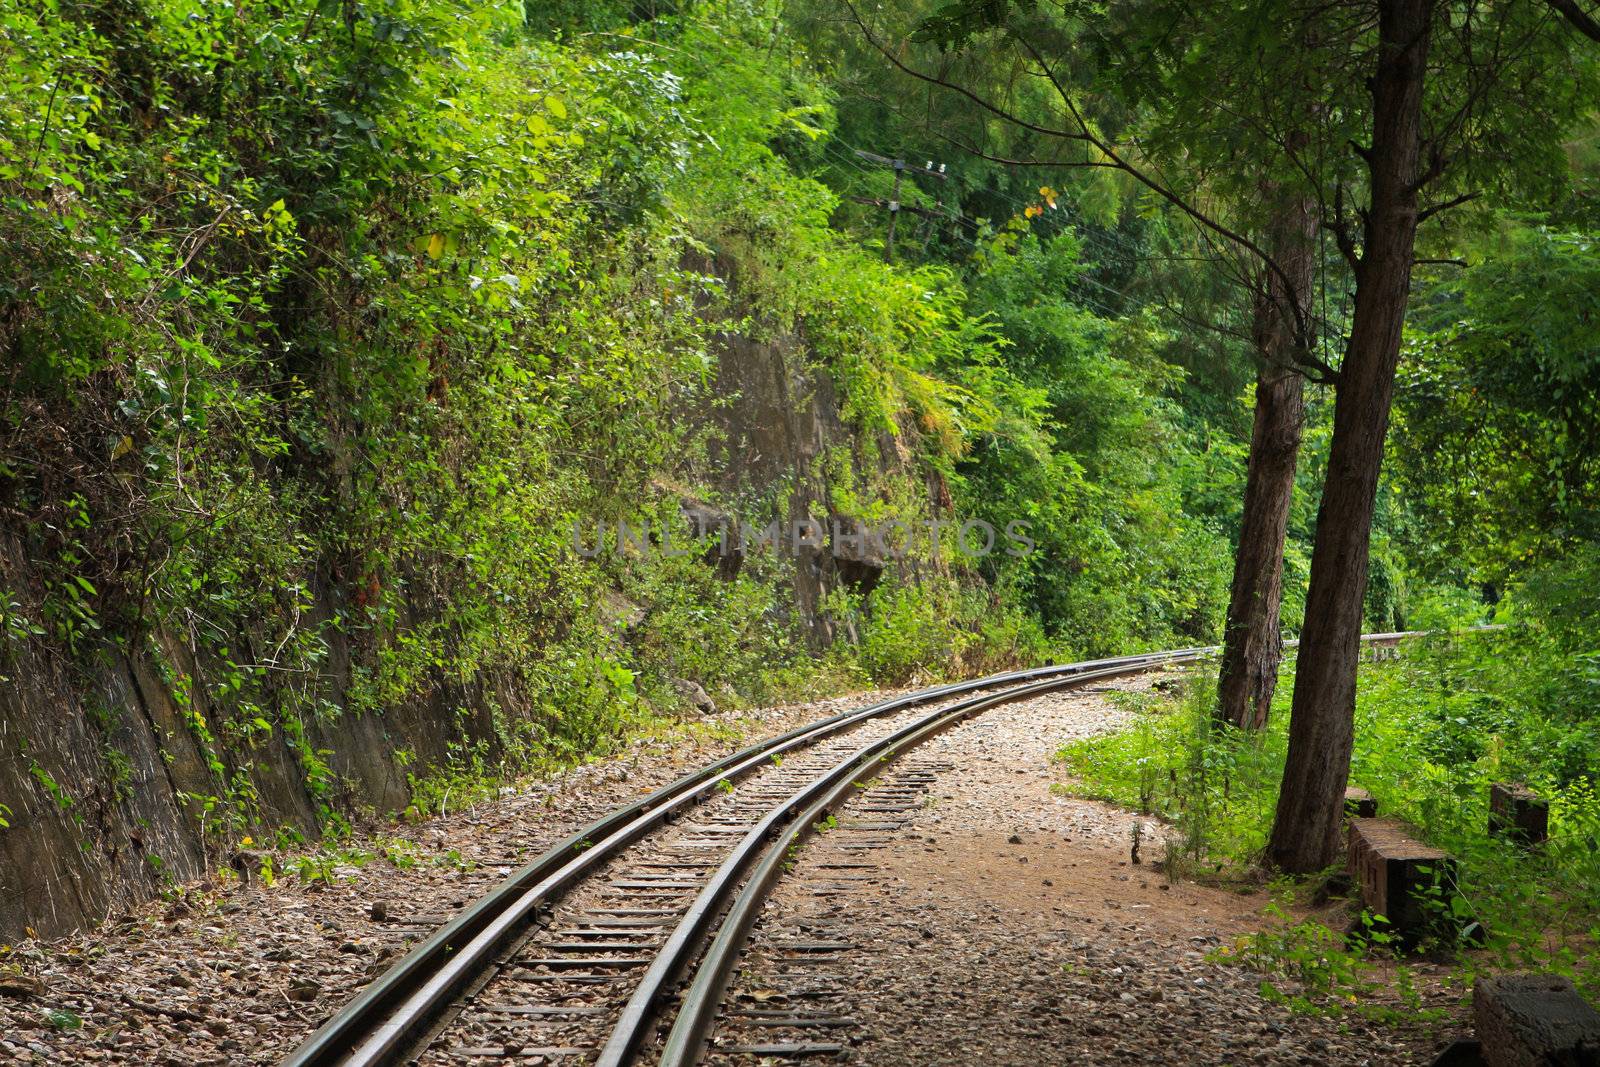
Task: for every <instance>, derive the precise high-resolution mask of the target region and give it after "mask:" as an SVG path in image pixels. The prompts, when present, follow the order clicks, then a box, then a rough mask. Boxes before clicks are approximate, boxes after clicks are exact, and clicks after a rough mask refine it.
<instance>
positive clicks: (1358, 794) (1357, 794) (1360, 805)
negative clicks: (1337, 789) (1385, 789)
mask: <svg viewBox="0 0 1600 1067" xmlns="http://www.w3.org/2000/svg"><path fill="white" fill-rule="evenodd" d="M1344 813H1345V814H1346V815H1348V816H1349V817H1350V818H1352V819H1375V818H1377V817H1378V802H1377V801H1376V800H1373V799H1372V794H1371V793H1369V792H1367V791H1366V790H1365V789H1357V788H1356V787H1355V786H1351V787H1350V788H1349V789H1346V790H1345V791H1344Z"/></svg>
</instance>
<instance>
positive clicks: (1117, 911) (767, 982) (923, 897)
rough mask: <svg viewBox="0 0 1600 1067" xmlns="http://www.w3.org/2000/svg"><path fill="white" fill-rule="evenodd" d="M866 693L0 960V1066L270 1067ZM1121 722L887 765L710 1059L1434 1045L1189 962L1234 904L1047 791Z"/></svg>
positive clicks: (1259, 1054) (765, 952) (981, 740)
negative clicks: (545, 882)
mask: <svg viewBox="0 0 1600 1067" xmlns="http://www.w3.org/2000/svg"><path fill="white" fill-rule="evenodd" d="M1147 684H1150V680H1149V679H1148V678H1146V679H1137V680H1131V681H1127V682H1118V683H1113V685H1114V686H1115V687H1117V688H1136V687H1140V686H1144V685H1147ZM881 698H882V694H860V695H855V696H852V697H844V698H838V699H835V700H830V701H823V702H817V703H811V704H803V705H794V706H790V707H785V708H777V709H771V710H767V711H762V712H755V713H747V714H744V715H725V716H718V717H715V718H714V719H712V720H709V722H710V728H709V729H698V730H693V731H691V735H692V736H690V737H687V738H685V737H683V736H681V735H679V736H672V737H663V738H655V739H650V740H645V741H641V742H639V743H637V744H635V745H634V746H633V747H631V748H630V749H629V750H628V751H627V752H626V753H625V754H624V755H622V756H619V757H616V758H612V759H608V760H604V761H599V762H596V763H593V764H590V765H588V766H586V767H582V768H579V769H577V770H575V771H572V772H570V773H567V774H563V775H560V776H558V777H555V778H553V779H550V780H545V781H540V782H533V783H529V784H527V785H526V786H525V787H524V788H521V789H519V790H513V791H508V793H507V794H506V795H504V796H502V797H500V798H499V799H497V800H496V801H494V802H492V803H486V804H481V805H478V806H476V807H473V808H471V809H468V810H466V811H462V812H456V813H451V814H449V815H447V816H445V817H442V818H435V819H432V820H429V821H427V822H425V823H422V824H419V825H414V826H404V827H398V828H393V827H391V828H388V829H386V830H384V831H381V832H373V833H369V834H366V835H362V836H359V837H358V838H357V839H356V840H354V841H353V842H351V843H350V844H351V845H352V846H353V848H354V849H357V850H366V851H369V852H372V853H376V854H378V855H380V856H382V855H383V854H384V853H385V852H386V851H387V852H388V853H390V854H392V855H393V856H394V857H395V858H397V859H398V860H399V864H398V865H397V864H396V863H394V862H391V861H389V860H386V859H376V860H373V861H372V862H369V863H366V864H365V865H360V864H352V865H345V866H334V865H331V864H330V865H328V867H327V868H326V869H325V872H324V873H325V874H326V875H327V876H328V879H329V880H327V881H326V882H324V881H321V880H318V881H316V882H313V883H309V884H308V883H306V882H304V881H303V880H301V879H300V878H298V877H295V876H293V875H285V876H281V877H280V878H279V880H278V881H277V883H276V884H274V885H270V886H264V885H262V884H260V882H259V881H255V882H253V884H250V885H244V886H241V885H238V884H237V883H235V882H233V881H231V880H227V879H217V880H215V881H214V882H212V883H210V884H202V885H198V886H190V887H185V888H184V889H183V890H182V891H176V892H174V894H173V896H172V899H171V900H169V901H163V902H157V903H154V904H152V905H151V906H149V907H146V908H143V909H140V910H139V911H137V912H135V913H131V914H127V915H121V916H116V917H113V918H111V919H110V920H108V922H107V923H106V924H105V925H103V926H102V927H101V928H100V929H99V930H98V931H96V932H94V933H92V934H86V935H82V936H78V937H73V938H67V939H62V940H57V941H52V942H38V941H29V942H26V943H24V944H22V945H19V946H16V947H14V948H13V949H11V950H10V951H9V952H4V953H0V1063H11V1062H16V1063H50V1064H62V1063H96V1062H120V1063H138V1064H157V1065H167V1064H170V1065H179V1064H182V1065H190V1064H267V1063H276V1062H278V1061H279V1060H280V1059H281V1058H282V1057H283V1056H284V1055H285V1054H287V1053H288V1052H289V1051H290V1050H291V1049H293V1048H294V1047H295V1046H296V1045H297V1044H298V1043H299V1042H300V1041H301V1040H303V1038H304V1037H305V1036H306V1035H307V1034H308V1033H309V1032H310V1031H311V1030H312V1029H313V1028H315V1027H316V1026H317V1025H319V1024H320V1023H321V1022H322V1021H324V1020H325V1019H326V1018H328V1017H329V1016H330V1015H332V1014H333V1013H334V1012H335V1011H336V1010H337V1009H338V1008H339V1007H340V1006H341V1005H342V1004H343V1003H344V1002H345V1001H346V1000H347V999H348V998H349V997H350V996H351V995H352V994H353V993H355V992H356V991H358V990H359V989H360V988H361V987H362V986H363V985H364V984H365V983H366V982H368V981H370V980H371V978H372V977H373V976H374V975H376V974H378V973H380V972H381V971H382V969H383V968H384V967H385V966H387V964H388V963H389V962H390V961H392V960H393V959H394V958H395V957H396V956H397V955H399V954H400V953H402V952H403V951H404V950H405V948H406V946H407V945H409V944H410V943H412V942H414V941H415V940H417V939H419V938H420V937H423V936H425V935H426V934H427V933H429V932H430V931H431V930H432V929H434V928H435V927H436V926H437V925H438V924H439V923H440V922H443V921H445V919H447V918H448V917H449V916H450V915H451V914H452V913H454V912H455V911H456V910H457V909H458V908H460V907H461V906H462V905H464V904H466V903H468V902H469V901H470V900H472V899H473V898H475V897H476V896H478V895H479V894H481V893H482V892H484V891H485V890H486V889H487V888H488V887H489V886H490V885H491V884H493V883H494V882H495V881H498V880H499V879H500V878H502V877H503V876H504V875H505V874H507V873H509V872H510V871H511V870H512V869H514V868H515V867H516V866H518V865H520V864H522V863H525V862H527V861H528V860H529V859H531V858H532V857H534V856H536V855H538V854H539V853H540V852H542V851H543V850H544V849H545V848H547V847H548V846H549V845H550V844H551V843H552V842H554V841H556V840H559V839H560V838H562V837H564V836H566V835H568V834H570V833H571V832H573V831H574V830H575V829H577V828H578V827H580V826H582V825H584V824H585V823H587V822H589V821H591V820H593V819H594V818H597V817H598V816H600V815H602V814H604V813H605V812H606V811H607V810H609V809H611V808H613V807H615V806H617V805H619V804H621V803H624V802H626V801H628V800H631V799H633V798H635V797H637V796H639V795H641V794H642V793H644V792H648V791H650V790H652V789H654V788H656V787H658V786H660V785H663V784H665V783H666V782H668V781H670V780H672V779H673V778H675V777H678V776H679V775H681V774H683V773H685V772H686V771H688V770H690V769H692V768H693V767H696V766H699V765H701V764H704V763H706V762H709V761H711V760H713V759H716V758H718V757H720V756H722V755H725V754H727V753H729V752H731V751H733V750H735V749H736V748H738V747H741V746H742V745H743V744H745V743H747V742H748V741H749V740H752V739H754V738H756V737H760V736H767V735H770V734H775V733H778V732H781V731H783V730H786V729H789V728H791V727H793V726H796V725H799V724H801V723H803V722H809V721H812V720H815V719H818V718H821V717H823V716H825V715H829V714H833V713H835V712H837V711H839V710H841V709H843V708H845V707H857V706H861V705H863V704H865V703H867V702H868V701H869V700H870V699H881ZM1127 718H1128V713H1126V712H1123V711H1120V710H1118V709H1116V708H1115V707H1114V706H1113V705H1111V704H1110V703H1109V702H1108V701H1106V700H1105V699H1104V698H1103V697H1102V696H1100V695H1098V693H1097V692H1095V691H1090V692H1079V693H1068V694H1056V695H1051V696H1047V697H1043V698H1040V699H1037V700H1034V701H1030V702H1028V703H1025V704H1016V705H1009V706H1006V707H1003V708H1000V709H997V710H996V711H992V712H990V713H988V714H987V715H985V716H984V717H982V718H980V719H978V720H975V721H973V722H970V723H967V724H964V725H963V726H960V727H957V728H956V729H954V730H952V731H950V732H949V733H947V734H945V735H944V736H942V737H941V738H939V739H937V740H935V741H933V742H931V743H930V744H929V745H927V746H924V747H923V748H920V749H918V750H917V751H916V752H915V753H913V754H911V755H909V756H907V757H906V759H905V760H903V761H901V762H900V763H897V764H895V765H894V767H893V769H892V771H890V772H888V773H886V775H885V776H884V778H883V779H882V780H880V781H878V782H876V783H874V785H873V786H872V787H871V788H869V789H866V790H864V791H863V792H862V793H861V794H860V796H859V797H858V798H857V799H856V801H855V802H854V804H853V805H852V806H851V808H850V809H849V810H846V811H843V812H841V813H839V826H838V827H837V828H836V829H835V830H832V831H830V832H828V833H827V834H824V835H822V836H821V837H819V838H816V839H814V840H813V841H812V843H811V844H809V845H808V846H807V847H806V848H805V849H804V851H803V852H802V853H801V854H800V856H799V857H798V860H797V864H796V868H795V871H794V874H793V877H791V878H788V879H786V880H785V881H784V882H783V883H781V885H780V888H779V890H778V892H777V895H776V896H775V897H774V899H773V900H772V901H771V902H769V904H768V906H767V909H766V912H765V914H764V916H763V919H762V921H761V923H760V924H759V925H758V928H757V931H756V935H755V939H754V941H753V945H752V952H751V954H750V956H749V957H748V959H747V960H746V964H745V967H744V968H743V971H742V973H741V975H740V977H739V978H738V979H737V980H736V985H735V988H734V990H733V992H732V994H731V995H730V998H729V1002H728V1004H729V1011H730V1013H731V1014H729V1015H728V1016H727V1017H726V1018H725V1019H724V1021H723V1023H722V1024H721V1025H720V1027H719V1031H718V1034H717V1042H718V1044H717V1049H716V1051H715V1053H714V1055H713V1060H714V1061H716V1062H739V1063H752V1062H764V1061H768V1060H770V1059H771V1058H772V1057H771V1056H769V1055H766V1054H767V1053H772V1052H777V1053H785V1052H787V1053H805V1054H811V1055H820V1056H823V1057H824V1058H828V1057H831V1058H836V1059H844V1060H849V1061H853V1062H858V1063H869V1064H873V1065H876V1067H897V1065H902V1064H906V1065H909V1064H947V1063H977V1062H987V1063H988V1064H990V1065H994V1067H1009V1065H1017V1067H1024V1065H1026V1067H1033V1065H1038V1064H1056V1063H1073V1064H1080V1063H1081V1064H1135V1063H1138V1064H1169V1063H1194V1064H1200V1063H1218V1064H1222V1063H1229V1064H1231V1063H1262V1064H1302V1063H1315V1064H1323V1063H1328V1064H1391V1063H1410V1062H1417V1061H1419V1060H1420V1061H1422V1062H1426V1061H1427V1060H1428V1058H1429V1057H1430V1055H1431V1052H1432V1050H1433V1049H1435V1048H1436V1047H1437V1046H1438V1044H1439V1042H1438V1040H1437V1039H1436V1037H1435V1035H1433V1034H1431V1033H1428V1032H1426V1031H1425V1030H1424V1029H1422V1028H1421V1027H1416V1028H1412V1029H1408V1030H1385V1029H1381V1028H1377V1027H1374V1026H1372V1025H1370V1024H1367V1023H1364V1022H1362V1021H1361V1020H1359V1019H1355V1018H1353V1017H1352V1018H1349V1019H1344V1020H1338V1019H1335V1020H1329V1019H1316V1018H1309V1017H1305V1016H1296V1015H1291V1014H1289V1013H1288V1012H1287V1011H1286V1010H1284V1009H1282V1008H1280V1007H1277V1006H1274V1005H1272V1004H1269V1003H1267V1002H1266V1001H1264V1000H1263V999H1261V997H1260V996H1259V995H1258V993H1257V985H1258V982H1259V978H1258V977H1257V976H1254V975H1251V974H1248V973H1245V972H1242V971H1239V970H1237V969H1233V968H1228V967H1222V966H1218V965H1214V964H1211V963H1209V962H1207V961H1206V959H1205V956H1206V954H1207V953H1208V952H1209V951H1210V950H1211V949H1212V948H1214V947H1215V946H1216V945H1218V944H1220V943H1221V942H1223V941H1224V940H1226V939H1229V938H1232V937H1234V936H1236V935H1238V934H1241V933H1244V932H1247V931H1249V930H1252V929H1258V928H1260V926H1261V924H1262V921H1263V920H1262V919H1261V917H1260V912H1261V908H1262V905H1263V904H1264V903H1265V900H1264V899H1263V898H1262V897H1261V895H1260V894H1240V893H1237V892H1231V891H1228V890H1224V889H1214V888H1208V887H1204V886H1197V885H1191V884H1178V885H1168V884H1167V883H1166V881H1165V880H1164V879H1163V878H1162V877H1161V876H1160V875H1159V874H1157V872H1156V871H1154V870H1153V869H1152V868H1150V867H1149V866H1143V865H1141V866H1134V865H1132V864H1131V863H1130V862H1129V843H1130V840H1131V834H1132V827H1133V826H1134V824H1135V823H1144V824H1146V825H1147V826H1148V832H1147V833H1145V835H1144V841H1145V843H1146V844H1145V850H1144V851H1145V858H1146V859H1147V860H1153V859H1155V858H1157V857H1158V855H1159V845H1158V844H1157V843H1156V842H1157V839H1158V837H1159V833H1158V828H1157V827H1154V826H1153V825H1148V820H1139V819H1137V818H1136V817H1134V816H1131V815H1129V814H1128V813H1126V812H1122V811H1119V810H1116V809H1113V808H1109V807H1107V806H1104V805H1099V804H1094V803H1090V802H1086V801H1080V800H1074V799H1070V798H1066V797H1063V796H1060V795H1057V794H1056V793H1054V792H1052V790H1051V788H1050V787H1051V785H1052V784H1053V783H1055V782H1056V781H1057V780H1058V779H1059V775H1060V768H1059V767H1058V766H1056V765H1053V764H1052V763H1051V762H1050V757H1051V755H1052V754H1053V753H1054V751H1055V750H1056V749H1057V748H1058V747H1059V746H1060V745H1061V743H1062V742H1064V741H1065V740H1067V739H1069V738H1071V737H1076V736H1084V735H1086V734H1088V733H1091V732H1095V731H1098V730H1104V729H1107V728H1112V727H1114V726H1115V725H1116V724H1118V723H1120V722H1124V721H1126V719H1127ZM857 809H859V810H857ZM847 946H848V947H847ZM1438 1002H1439V1003H1443V999H1442V995H1441V996H1440V999H1439V1000H1438ZM817 1019H822V1020H824V1022H823V1023H821V1024H818V1025H794V1024H796V1023H800V1022H803V1021H805V1020H817ZM741 1049H742V1050H743V1051H740V1050H741ZM784 1058H787V1056H785V1057H784ZM484 1062H488V1061H484ZM507 1062H512V1061H507ZM514 1062H519V1063H523V1062H534V1061H533V1060H530V1059H528V1058H526V1057H517V1058H515V1059H514ZM564 1062H574V1063H575V1062H579V1061H578V1060H572V1059H568V1060H565V1061H564Z"/></svg>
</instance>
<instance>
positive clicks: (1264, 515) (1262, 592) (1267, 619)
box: [1216, 188, 1317, 730]
mask: <svg viewBox="0 0 1600 1067" xmlns="http://www.w3.org/2000/svg"><path fill="white" fill-rule="evenodd" d="M1265 192H1266V195H1267V197H1268V198H1270V200H1271V201H1272V202H1274V203H1276V204H1277V207H1276V210H1275V211H1274V217H1273V220H1272V222H1271V223H1270V225H1269V228H1270V236H1269V247H1270V248H1271V251H1272V253H1273V255H1274V256H1275V257H1276V258H1277V260H1278V262H1279V264H1281V265H1282V266H1283V271H1284V277H1283V278H1279V277H1278V276H1277V275H1274V274H1271V273H1270V272H1267V276H1266V278H1265V280H1264V284H1263V286H1262V288H1261V290H1260V291H1259V292H1258V294H1257V296H1256V301H1255V309H1254V312H1253V314H1254V326H1255V328H1254V330H1253V340H1254V343H1255V349H1256V355H1257V363H1258V365H1259V366H1258V370H1257V372H1256V396H1255V416H1254V424H1253V426H1252V429H1251V434H1250V461H1249V467H1248V469H1247V471H1246V475H1245V485H1244V507H1243V510H1242V511H1241V513H1240V516H1239V542H1238V546H1237V548H1236V550H1235V554H1234V565H1233V585H1232V589H1231V592H1230V594H1229V598H1228V615H1227V619H1226V620H1225V622H1224V624H1223V635H1222V663H1221V669H1220V671H1219V674H1218V680H1217V707H1216V713H1217V717H1218V718H1219V719H1220V720H1222V721H1224V722H1228V723H1231V724H1232V725H1234V726H1237V727H1239V728H1241V729H1247V730H1257V729H1260V728H1261V727H1262V726H1264V725H1266V722H1267V715H1268V712H1269V711H1270V709H1271V708H1272V695H1273V692H1274V691H1275V690H1276V689H1277V685H1278V664H1279V662H1280V661H1281V660H1282V658H1283V635H1282V632H1281V628H1280V626H1279V614H1280V609H1281V606H1282V603H1283V550H1284V542H1285V540H1286V538H1287V536H1288V531H1289V508H1290V505H1291V504H1292V503H1293V501H1294V472H1295V465H1296V462H1297V460H1298V458H1299V455H1300V434H1301V429H1302V425H1303V422H1304V419H1305V376H1304V375H1303V374H1302V373H1301V371H1300V370H1299V369H1298V368H1297V367H1295V366H1294V353H1295V349H1296V347H1297V346H1298V345H1299V344H1301V343H1302V338H1301V336H1300V332H1299V330H1298V329H1297V326H1296V322H1295V319H1294V317H1293V316H1292V315H1290V314H1288V313H1287V309H1289V308H1294V307H1298V308H1309V307H1310V306H1311V293H1312V283H1313V281H1314V277H1315V269H1316V266H1317V263H1316V258H1315V249H1316V245H1315V236H1316V204H1315V202H1314V201H1312V200H1310V199H1308V198H1306V197H1305V196H1303V195H1298V194H1293V193H1287V194H1286V193H1284V192H1282V191H1281V190H1277V189H1270V188H1269V189H1268V190H1266V191H1265Z"/></svg>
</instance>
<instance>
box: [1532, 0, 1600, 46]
mask: <svg viewBox="0 0 1600 1067" xmlns="http://www.w3.org/2000/svg"><path fill="white" fill-rule="evenodd" d="M1545 3H1547V4H1549V5H1550V6H1551V7H1552V8H1554V9H1555V10H1556V11H1557V12H1558V13H1559V14H1560V15H1561V17H1562V18H1564V19H1566V20H1567V21H1568V22H1570V23H1572V25H1573V27H1574V28H1575V29H1576V30H1577V31H1578V32H1579V33H1581V34H1583V35H1584V36H1585V37H1587V38H1589V39H1590V40H1592V41H1600V22H1597V21H1595V19H1594V17H1593V16H1592V15H1589V14H1588V13H1586V12H1585V11H1584V10H1583V9H1582V8H1580V7H1579V6H1578V5H1577V4H1576V3H1574V2H1573V0H1545Z"/></svg>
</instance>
